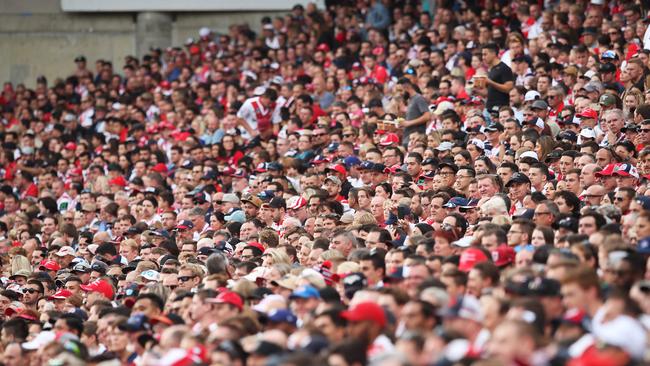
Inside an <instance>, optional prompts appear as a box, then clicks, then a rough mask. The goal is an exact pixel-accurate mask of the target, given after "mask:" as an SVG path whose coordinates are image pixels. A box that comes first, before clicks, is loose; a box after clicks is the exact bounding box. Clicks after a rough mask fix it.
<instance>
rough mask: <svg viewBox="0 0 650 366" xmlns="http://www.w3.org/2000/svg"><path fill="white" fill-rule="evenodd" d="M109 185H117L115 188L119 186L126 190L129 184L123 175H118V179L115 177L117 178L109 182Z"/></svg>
mask: <svg viewBox="0 0 650 366" xmlns="http://www.w3.org/2000/svg"><path fill="white" fill-rule="evenodd" d="M108 184H109V185H115V186H119V187H122V188H124V187H126V185H127V184H128V182H127V181H126V178H124V177H123V176H121V175H118V176H117V177H115V178H113V179H111V180H109V181H108Z"/></svg>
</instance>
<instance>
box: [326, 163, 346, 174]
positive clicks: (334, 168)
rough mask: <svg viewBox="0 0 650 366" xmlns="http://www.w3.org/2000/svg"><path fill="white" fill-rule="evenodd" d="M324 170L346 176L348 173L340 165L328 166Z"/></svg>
mask: <svg viewBox="0 0 650 366" xmlns="http://www.w3.org/2000/svg"><path fill="white" fill-rule="evenodd" d="M326 170H332V171H335V172H337V173H340V174H342V175H346V174H347V173H348V171H347V170H345V167H344V166H343V165H342V164H332V165H330V166H328V167H327V169H326Z"/></svg>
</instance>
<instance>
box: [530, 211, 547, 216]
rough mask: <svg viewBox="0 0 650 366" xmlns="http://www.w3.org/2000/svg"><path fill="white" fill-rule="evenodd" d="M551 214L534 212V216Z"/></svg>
mask: <svg viewBox="0 0 650 366" xmlns="http://www.w3.org/2000/svg"><path fill="white" fill-rule="evenodd" d="M550 214H551V213H550V212H534V213H533V216H542V215H550Z"/></svg>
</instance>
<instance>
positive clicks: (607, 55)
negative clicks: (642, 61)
mask: <svg viewBox="0 0 650 366" xmlns="http://www.w3.org/2000/svg"><path fill="white" fill-rule="evenodd" d="M600 59H601V60H618V55H617V54H616V52H614V51H612V50H607V51H605V52H603V54H602V55H600ZM605 65H607V64H605ZM610 65H611V64H610ZM612 66H613V65H612Z"/></svg>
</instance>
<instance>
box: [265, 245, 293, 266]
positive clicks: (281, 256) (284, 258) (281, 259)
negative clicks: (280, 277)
mask: <svg viewBox="0 0 650 366" xmlns="http://www.w3.org/2000/svg"><path fill="white" fill-rule="evenodd" d="M263 256H265V257H266V256H269V257H271V262H272V263H271V264H272V265H275V264H281V263H284V264H291V258H289V256H288V255H287V253H286V252H284V250H279V249H275V248H271V249H267V250H266V251H265V252H264V255H263Z"/></svg>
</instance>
